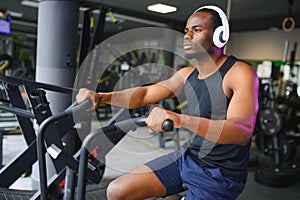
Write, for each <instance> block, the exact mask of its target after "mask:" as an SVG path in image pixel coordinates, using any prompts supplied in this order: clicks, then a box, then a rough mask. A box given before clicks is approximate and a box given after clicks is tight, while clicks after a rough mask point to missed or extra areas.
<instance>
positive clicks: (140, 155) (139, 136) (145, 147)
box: [3, 123, 300, 200]
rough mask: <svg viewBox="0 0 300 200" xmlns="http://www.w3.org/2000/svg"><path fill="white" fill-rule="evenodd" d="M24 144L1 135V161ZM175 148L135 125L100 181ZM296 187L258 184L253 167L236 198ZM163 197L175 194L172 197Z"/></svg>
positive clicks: (273, 198) (285, 193)
mask: <svg viewBox="0 0 300 200" xmlns="http://www.w3.org/2000/svg"><path fill="white" fill-rule="evenodd" d="M95 124H96V125H95ZM94 126H98V124H97V123H94ZM169 135H171V134H169ZM179 136H180V143H181V144H182V143H184V142H185V141H186V139H187V137H188V134H187V132H186V131H184V130H182V131H180V134H179ZM167 137H168V136H167ZM16 147H17V148H16ZM25 148H26V143H25V141H24V138H23V136H22V135H12V136H5V137H4V139H3V164H6V163H9V162H10V161H11V160H12V159H14V157H15V156H17V155H18V154H19V153H20V152H22V151H23V150H24V149H25ZM175 149H176V148H175V143H174V142H173V141H168V142H166V143H165V148H159V140H158V135H150V134H148V130H147V128H138V129H137V131H135V132H130V133H128V134H127V136H125V138H123V140H122V141H121V142H120V143H119V144H118V145H117V146H116V147H115V148H114V149H113V150H112V151H111V152H110V153H109V154H108V155H107V156H106V169H105V173H104V178H103V181H109V180H112V179H114V178H115V177H117V176H119V175H121V174H123V173H124V172H127V171H129V170H131V169H133V168H134V167H136V166H139V165H141V164H143V163H144V162H146V161H148V160H150V159H153V158H155V157H157V156H160V155H162V154H165V153H168V152H170V151H173V150H175ZM254 153H255V152H254ZM32 176H34V172H33V173H32ZM299 188H300V180H299V181H298V182H296V183H293V184H291V185H290V186H288V187H285V188H272V187H269V186H264V185H261V184H259V183H257V182H255V180H254V172H253V170H249V177H248V181H247V185H246V188H245V190H244V191H243V193H242V194H241V195H240V196H239V197H238V200H248V199H249V200H269V199H270V200H282V199H288V200H299V199H300V190H299ZM11 189H22V190H30V189H32V179H31V177H25V178H20V179H18V180H17V181H16V182H15V183H14V184H13V185H12V186H11ZM165 199H176V198H175V197H172V198H165ZM177 199H178V198H177Z"/></svg>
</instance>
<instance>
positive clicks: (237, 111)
mask: <svg viewBox="0 0 300 200" xmlns="http://www.w3.org/2000/svg"><path fill="white" fill-rule="evenodd" d="M257 95H258V80H257V79H256V77H255V76H254V75H253V76H250V77H248V79H246V80H245V79H244V80H243V82H241V83H240V84H237V87H236V88H235V90H234V91H233V96H232V99H231V101H230V105H229V108H228V113H227V118H236V119H240V120H241V121H243V122H244V123H250V124H249V125H251V126H252V125H254V124H253V123H255V119H256V115H257V111H258V96H257Z"/></svg>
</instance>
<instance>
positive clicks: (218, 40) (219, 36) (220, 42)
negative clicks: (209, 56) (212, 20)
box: [213, 26, 227, 48]
mask: <svg viewBox="0 0 300 200" xmlns="http://www.w3.org/2000/svg"><path fill="white" fill-rule="evenodd" d="M224 31H225V30H224V26H219V27H217V28H216V30H215V31H214V35H213V42H214V45H215V46H216V47H219V48H222V47H223V46H224V45H225V44H226V42H227V41H226V40H224V39H223V34H224Z"/></svg>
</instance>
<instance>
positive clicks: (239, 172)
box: [184, 56, 251, 182]
mask: <svg viewBox="0 0 300 200" xmlns="http://www.w3.org/2000/svg"><path fill="white" fill-rule="evenodd" d="M236 61H237V59H236V58H235V57H234V56H229V57H228V58H227V59H226V61H225V62H224V64H223V65H222V66H221V67H220V68H219V69H218V70H217V71H216V72H215V73H213V74H212V75H210V76H209V77H207V78H205V79H198V74H199V72H198V70H197V69H195V70H194V71H193V72H192V73H191V74H190V75H189V77H188V78H187V80H186V82H185V86H184V93H185V97H186V100H187V103H188V109H189V112H190V115H192V116H198V117H204V118H208V119H212V120H225V119H226V113H227V109H228V105H229V102H230V98H228V97H226V95H225V93H224V90H223V87H222V82H223V78H224V76H225V75H226V73H227V72H228V71H229V70H230V68H231V67H232V66H233V64H234V63H235V62H236ZM200 126H201V124H200ZM221 128H222V127H220V128H214V127H212V130H214V131H215V132H211V131H210V132H209V133H208V134H218V135H219V134H220V132H221ZM250 143H251V142H249V144H248V145H246V146H241V145H236V144H226V145H223V144H218V143H214V142H212V141H209V140H206V139H205V138H203V137H201V136H199V135H197V134H195V133H191V137H190V138H189V140H188V142H187V143H186V144H185V145H184V147H185V148H187V149H186V150H187V153H188V154H189V155H190V156H191V157H192V158H193V159H194V160H195V161H196V162H197V163H198V164H200V165H202V166H206V167H213V168H220V171H221V173H222V174H223V175H225V176H227V177H231V178H233V179H234V180H236V181H243V182H245V181H246V179H247V168H248V160H249V150H250Z"/></svg>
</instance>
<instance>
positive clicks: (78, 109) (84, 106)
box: [66, 99, 92, 115]
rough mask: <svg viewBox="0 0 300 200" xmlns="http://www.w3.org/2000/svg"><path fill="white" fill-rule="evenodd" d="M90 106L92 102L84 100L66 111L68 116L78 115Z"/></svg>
mask: <svg viewBox="0 0 300 200" xmlns="http://www.w3.org/2000/svg"><path fill="white" fill-rule="evenodd" d="M91 106H92V100H91V99H86V100H85V101H84V102H83V103H81V104H78V103H73V104H72V105H71V106H70V107H69V108H67V109H66V112H67V114H68V115H70V114H72V113H78V112H83V111H86V110H88V109H89V108H90V107H91Z"/></svg>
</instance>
